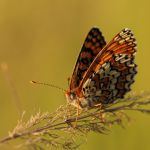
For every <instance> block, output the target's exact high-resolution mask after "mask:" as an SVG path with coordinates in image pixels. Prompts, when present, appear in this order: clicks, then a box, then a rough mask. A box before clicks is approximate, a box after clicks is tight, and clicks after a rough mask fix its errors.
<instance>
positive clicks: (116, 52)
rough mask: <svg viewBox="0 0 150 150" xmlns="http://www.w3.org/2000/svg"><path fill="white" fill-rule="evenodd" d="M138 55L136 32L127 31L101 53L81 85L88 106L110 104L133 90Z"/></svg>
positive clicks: (119, 34) (122, 32)
mask: <svg viewBox="0 0 150 150" xmlns="http://www.w3.org/2000/svg"><path fill="white" fill-rule="evenodd" d="M135 52H136V40H135V38H134V37H133V33H132V32H131V30H129V29H124V30H122V31H121V32H120V33H118V34H117V35H116V36H115V37H114V38H113V40H112V41H111V42H110V43H108V44H107V45H106V46H105V47H104V48H103V50H102V51H100V52H99V54H97V56H96V57H95V59H94V60H93V62H92V64H91V65H90V67H89V69H88V70H87V72H86V74H85V75H84V78H83V80H82V82H81V83H80V86H79V88H80V89H81V90H82V91H83V95H84V97H85V99H86V100H87V104H86V105H88V106H89V107H92V106H94V105H96V104H99V103H103V104H104V103H110V102H112V101H114V100H115V99H116V98H123V96H124V95H125V93H126V92H128V91H130V85H131V84H132V83H133V82H134V76H135V74H136V73H137V71H136V66H137V65H136V64H135V63H134V55H135Z"/></svg>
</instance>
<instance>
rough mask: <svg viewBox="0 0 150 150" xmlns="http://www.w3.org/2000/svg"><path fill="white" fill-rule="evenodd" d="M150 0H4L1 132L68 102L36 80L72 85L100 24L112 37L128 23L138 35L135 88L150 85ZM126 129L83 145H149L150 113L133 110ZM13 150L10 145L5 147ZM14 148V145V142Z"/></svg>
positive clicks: (0, 2)
mask: <svg viewBox="0 0 150 150" xmlns="http://www.w3.org/2000/svg"><path fill="white" fill-rule="evenodd" d="M149 6H150V1H148V0H121V1H120V0H103V1H102V0H92V1H90V0H74V1H71V0H62V1H61V0H59V1H58V0H56V1H53V0H13V1H12V0H0V63H4V62H6V63H7V65H8V69H9V70H8V72H5V71H2V70H1V71H0V120H1V121H0V137H3V136H5V135H7V133H8V131H11V130H12V129H13V127H14V126H15V125H16V123H17V120H18V119H19V118H20V115H19V113H18V112H19V111H20V110H21V111H24V110H25V111H26V115H27V116H30V115H31V114H33V113H35V112H37V111H38V110H39V109H40V110H41V111H54V110H55V109H56V108H57V107H58V106H59V105H61V104H64V103H66V99H65V97H64V93H63V92H62V91H59V90H58V89H54V88H50V87H46V86H39V85H35V86H33V85H31V84H30V83H29V81H30V80H38V81H43V82H47V83H51V84H55V85H58V86H60V87H63V88H65V89H66V88H67V87H68V83H67V78H68V77H70V76H71V74H72V71H73V69H74V65H75V62H76V59H77V57H78V54H79V51H80V49H81V46H82V44H83V41H84V39H85V36H86V34H87V33H88V31H89V30H90V28H91V27H93V26H95V25H96V26H99V27H100V29H101V30H102V31H103V35H105V38H106V40H107V42H108V41H109V40H111V38H112V37H113V36H114V35H115V34H116V33H118V32H119V31H120V30H121V29H123V28H125V27H129V28H131V29H132V30H133V32H134V34H135V37H136V38H137V41H138V53H137V56H136V62H137V64H138V66H139V67H138V75H137V77H136V82H135V84H134V85H133V86H132V87H133V88H132V89H133V91H136V92H140V91H143V90H150V42H149V41H150V8H149ZM131 117H132V118H134V121H133V122H132V124H129V125H128V126H127V127H126V129H122V128H120V127H113V128H112V129H111V130H112V131H111V132H110V133H109V134H108V135H99V134H94V133H91V134H89V135H88V140H87V143H85V144H83V145H82V146H81V148H80V149H81V150H93V149H94V150H99V149H105V150H120V149H121V150H126V149H128V150H141V149H144V150H149V149H150V142H149V139H150V117H149V116H147V115H143V114H140V113H133V114H131ZM0 149H2V150H9V149H10V147H9V145H8V146H6V147H0ZM11 149H13V148H11Z"/></svg>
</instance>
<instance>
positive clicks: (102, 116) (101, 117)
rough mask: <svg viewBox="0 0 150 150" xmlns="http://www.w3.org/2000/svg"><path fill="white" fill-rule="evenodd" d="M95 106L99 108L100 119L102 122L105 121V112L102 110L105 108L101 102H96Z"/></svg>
mask: <svg viewBox="0 0 150 150" xmlns="http://www.w3.org/2000/svg"><path fill="white" fill-rule="evenodd" d="M95 107H97V108H98V111H99V118H100V120H101V121H102V122H105V119H104V114H103V113H102V112H101V110H102V109H103V105H102V104H101V103H100V104H96V105H95Z"/></svg>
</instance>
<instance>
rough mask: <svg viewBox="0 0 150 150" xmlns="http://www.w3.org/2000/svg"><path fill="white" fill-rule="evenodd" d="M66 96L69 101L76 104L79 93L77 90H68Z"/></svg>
mask: <svg viewBox="0 0 150 150" xmlns="http://www.w3.org/2000/svg"><path fill="white" fill-rule="evenodd" d="M65 96H66V98H67V101H68V102H69V103H72V104H75V103H76V101H77V95H76V92H75V91H71V90H67V91H66V93H65Z"/></svg>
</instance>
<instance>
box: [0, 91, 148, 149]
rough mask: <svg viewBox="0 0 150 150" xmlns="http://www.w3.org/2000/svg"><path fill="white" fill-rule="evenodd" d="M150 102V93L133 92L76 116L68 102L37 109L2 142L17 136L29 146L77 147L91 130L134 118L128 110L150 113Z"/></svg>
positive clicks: (103, 129)
mask: <svg viewBox="0 0 150 150" xmlns="http://www.w3.org/2000/svg"><path fill="white" fill-rule="evenodd" d="M149 104H150V94H149V93H146V92H143V93H140V94H133V93H132V94H130V95H129V96H128V97H126V98H125V99H123V100H118V101H116V102H115V103H113V104H111V105H107V106H105V107H104V108H103V109H91V110H87V111H86V110H83V111H82V112H80V115H79V116H78V118H77V116H76V112H77V110H76V108H75V107H73V106H71V105H70V104H67V105H65V106H60V107H59V108H58V109H57V110H56V111H55V112H53V113H49V112H45V113H41V112H40V111H39V112H37V113H36V114H35V115H33V116H31V117H30V119H29V120H28V121H26V122H25V121H23V119H24V117H23V116H24V113H23V116H22V118H21V119H20V121H18V124H17V126H16V127H15V128H14V129H13V131H12V132H10V133H9V135H8V136H7V137H5V138H3V139H1V140H0V143H1V146H2V145H3V144H5V143H7V142H10V141H12V140H14V139H20V140H22V143H21V144H20V145H19V147H20V146H29V147H31V148H32V149H34V150H44V149H46V147H52V148H62V149H67V150H71V149H77V148H78V147H79V146H80V144H82V143H81V142H80V143H79V142H77V141H78V140H79V139H81V138H82V139H83V140H84V139H86V135H87V134H88V133H89V132H97V133H100V134H107V133H108V132H109V130H110V126H112V125H119V126H122V127H124V126H125V124H126V122H127V121H130V118H129V116H128V115H127V113H126V112H127V111H128V110H130V111H138V112H142V113H147V114H150V109H148V108H146V107H145V106H148V105H149Z"/></svg>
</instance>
